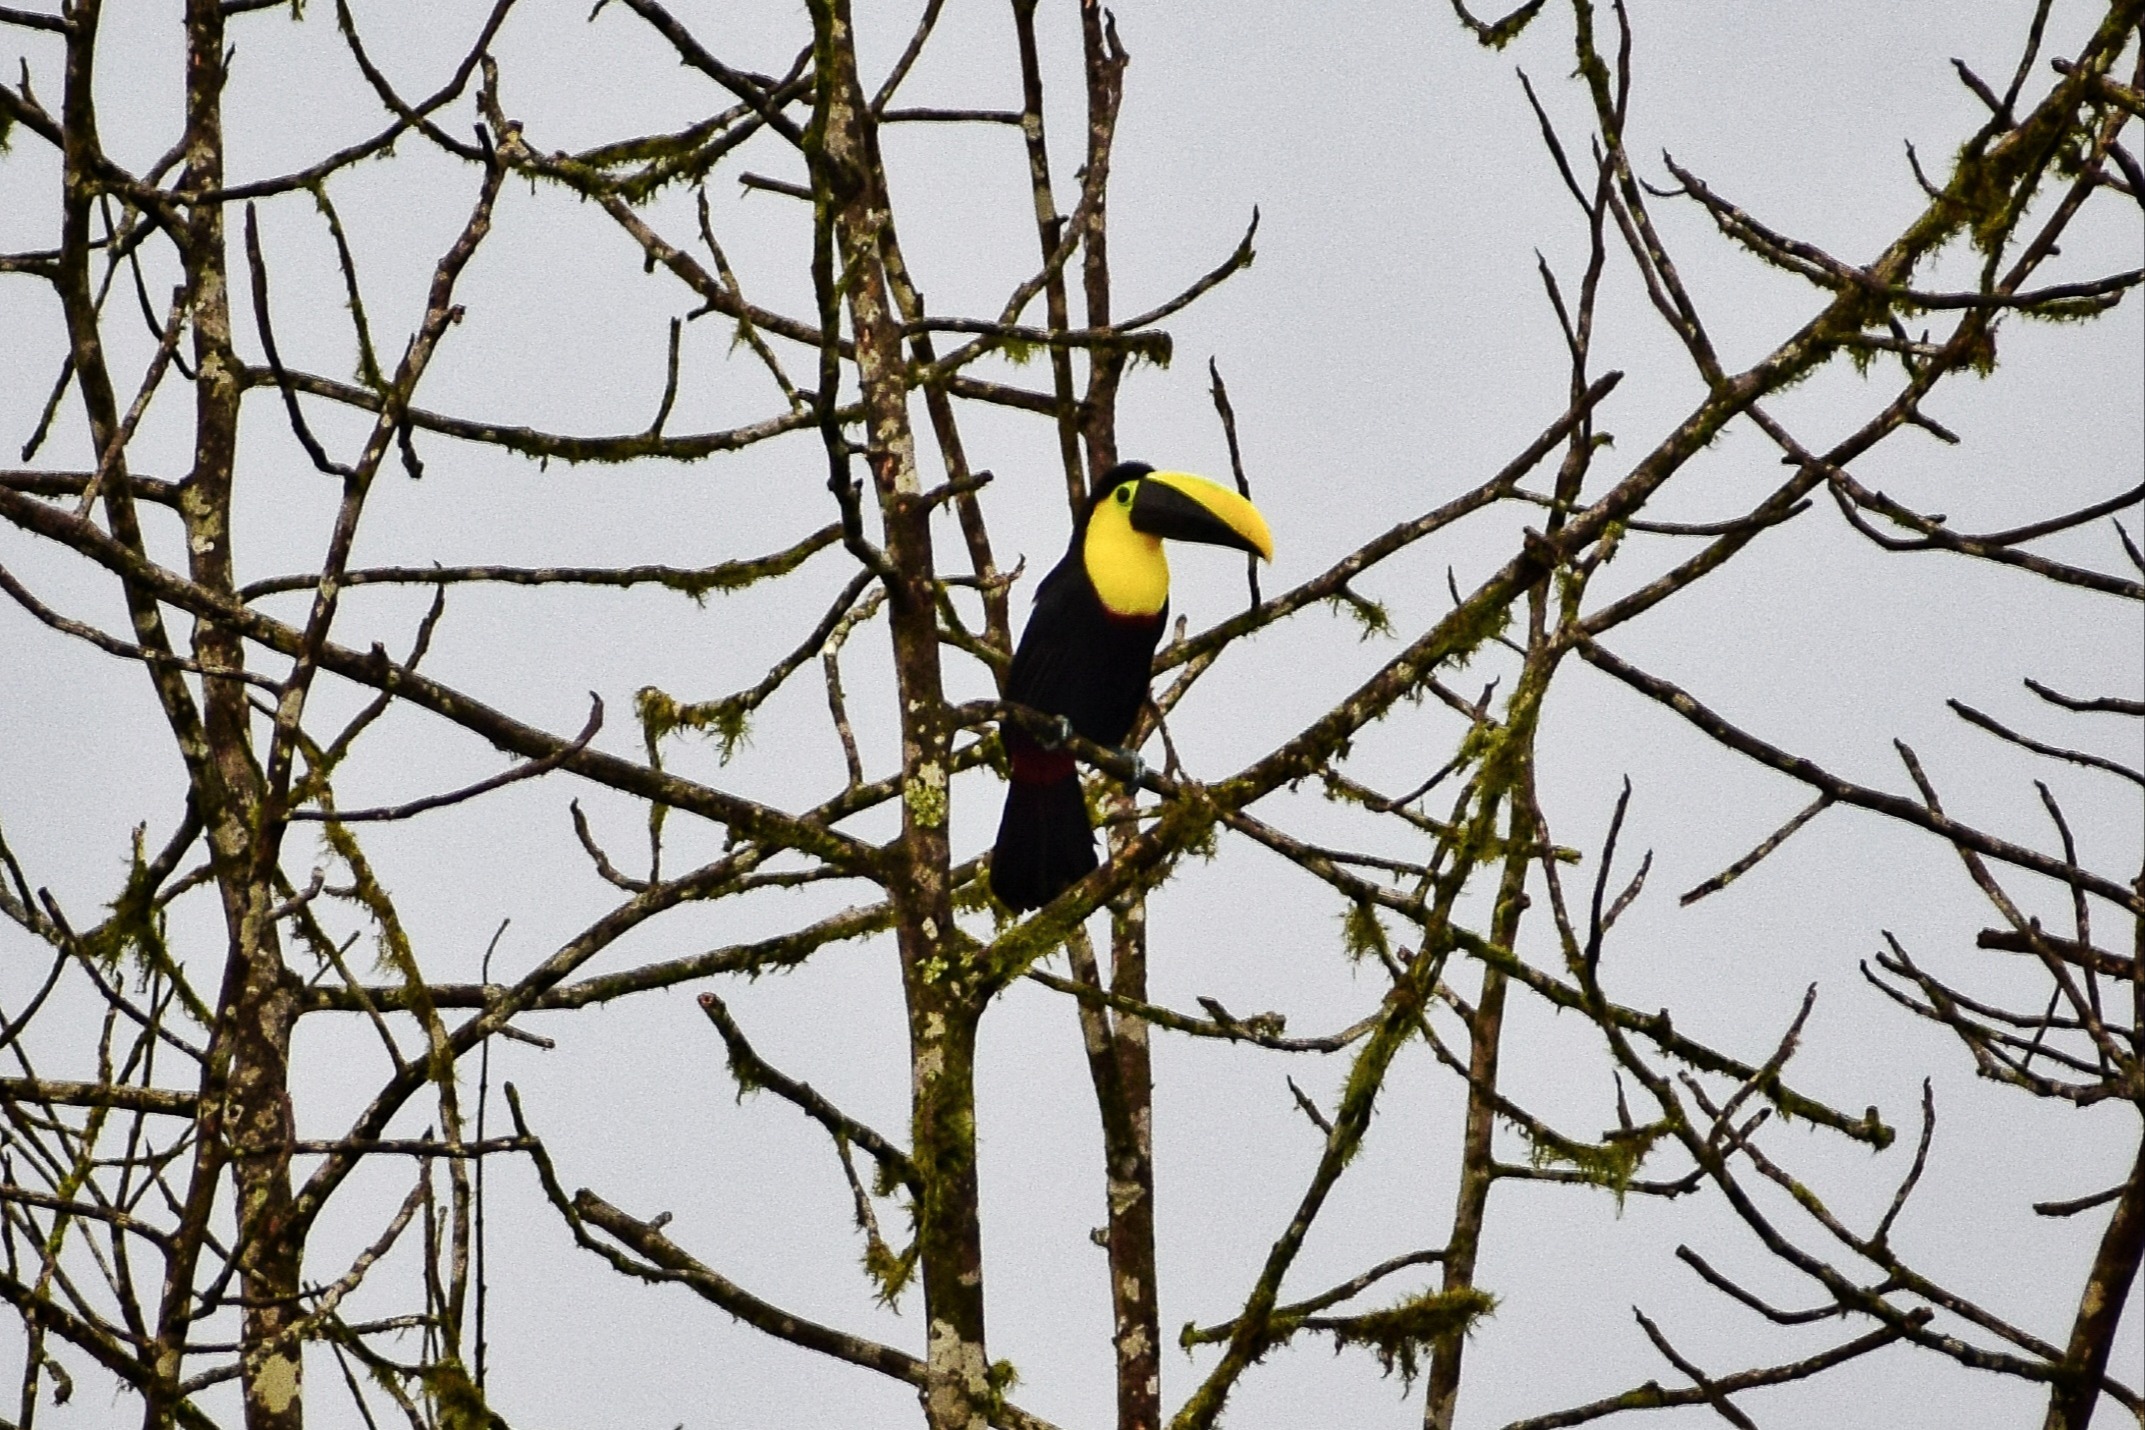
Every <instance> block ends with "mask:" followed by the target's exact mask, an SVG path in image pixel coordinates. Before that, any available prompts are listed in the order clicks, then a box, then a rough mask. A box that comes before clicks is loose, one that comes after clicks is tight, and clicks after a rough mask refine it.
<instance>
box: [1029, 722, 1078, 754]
mask: <svg viewBox="0 0 2145 1430" xmlns="http://www.w3.org/2000/svg"><path fill="white" fill-rule="evenodd" d="M1072 737H1073V727H1072V721H1071V720H1070V719H1069V718H1067V717H1066V716H1063V715H1060V716H1058V717H1057V718H1056V719H1055V720H1054V721H1053V722H1052V723H1051V726H1050V733H1049V734H1047V735H1037V736H1036V737H1035V743H1036V744H1038V745H1041V746H1042V747H1043V748H1044V749H1046V750H1056V749H1060V748H1062V747H1063V746H1064V744H1065V742H1066V741H1067V740H1070V739H1071V738H1072Z"/></svg>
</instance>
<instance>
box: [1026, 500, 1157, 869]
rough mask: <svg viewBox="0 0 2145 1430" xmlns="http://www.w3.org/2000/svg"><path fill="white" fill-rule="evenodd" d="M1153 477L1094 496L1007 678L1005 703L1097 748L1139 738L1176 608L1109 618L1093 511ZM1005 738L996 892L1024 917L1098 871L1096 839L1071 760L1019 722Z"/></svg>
mask: <svg viewBox="0 0 2145 1430" xmlns="http://www.w3.org/2000/svg"><path fill="white" fill-rule="evenodd" d="M1147 470H1148V469H1147V468H1145V467H1141V466H1137V465H1135V464H1129V463H1128V464H1126V465H1125V466H1123V467H1119V468H1117V469H1115V470H1114V471H1112V472H1111V473H1110V474H1109V476H1110V478H1111V480H1107V481H1106V482H1105V483H1104V484H1102V485H1100V486H1099V487H1098V489H1097V491H1096V492H1095V494H1094V495H1093V497H1091V498H1090V500H1089V502H1088V508H1087V511H1086V512H1085V513H1083V514H1082V517H1081V520H1080V522H1079V524H1078V525H1077V526H1076V527H1075V528H1074V530H1073V536H1072V542H1071V544H1070V545H1069V546H1068V547H1067V548H1066V551H1065V556H1064V559H1063V560H1061V561H1059V562H1058V564H1057V565H1056V566H1055V567H1053V568H1051V571H1050V574H1049V575H1047V576H1045V577H1044V578H1043V581H1042V584H1041V585H1040V586H1039V587H1037V589H1036V593H1035V610H1034V612H1033V614H1031V615H1030V616H1029V617H1028V625H1027V629H1026V630H1024V631H1022V632H1021V638H1020V646H1019V648H1018V649H1017V650H1015V651H1014V653H1013V667H1012V669H1011V671H1010V672H1009V673H1008V674H1007V676H1006V686H1005V698H1006V699H1008V700H1011V701H1016V702H1018V703H1019V704H1022V705H1026V706H1029V707H1031V708H1032V709H1036V710H1040V711H1043V712H1044V713H1045V714H1049V715H1062V716H1064V717H1065V718H1066V720H1067V721H1068V722H1069V723H1070V724H1071V726H1072V728H1073V730H1074V732H1075V733H1076V734H1078V735H1080V736H1081V737H1082V738H1084V739H1089V740H1093V741H1094V742H1095V743H1096V744H1098V745H1122V744H1123V743H1124V742H1125V738H1126V737H1127V736H1128V735H1130V734H1131V733H1132V726H1133V723H1134V721H1136V720H1137V719H1138V718H1139V713H1140V706H1141V704H1142V703H1143V702H1144V701H1145V700H1146V699H1147V687H1148V677H1149V672H1150V671H1151V669H1152V668H1153V664H1154V651H1155V647H1156V645H1158V644H1159V643H1160V642H1161V639H1162V630H1163V626H1164V624H1165V623H1166V622H1167V620H1168V615H1169V608H1168V606H1167V605H1166V604H1165V605H1164V606H1163V608H1162V609H1161V610H1160V611H1157V612H1155V613H1154V614H1152V615H1140V616H1119V615H1115V614H1113V613H1111V612H1110V611H1109V610H1108V609H1107V608H1106V607H1104V605H1103V604H1102V598H1101V596H1099V595H1098V594H1097V593H1096V591H1095V583H1094V581H1093V580H1091V579H1090V578H1089V576H1088V574H1087V567H1086V563H1085V561H1084V559H1083V554H1082V552H1083V547H1084V545H1085V542H1086V538H1087V526H1088V519H1089V517H1091V516H1092V515H1093V513H1094V510H1095V508H1096V507H1097V506H1099V505H1100V504H1101V503H1102V502H1103V501H1105V500H1107V499H1108V498H1109V496H1110V493H1111V492H1113V491H1114V490H1115V489H1116V488H1117V487H1118V486H1119V485H1121V484H1122V483H1123V482H1126V481H1132V480H1136V479H1137V478H1139V477H1141V476H1144V475H1145V474H1146V472H1147ZM1004 739H1005V747H1006V755H1007V757H1008V762H1009V763H1010V765H1011V766H1012V769H1011V774H1012V780H1011V787H1010V788H1009V789H1008V790H1007V792H1006V802H1005V811H1004V813H1003V814H1002V815H1001V816H1000V817H999V821H998V842H997V845H996V849H995V851H994V853H993V854H992V857H991V892H992V893H993V894H995V895H997V897H998V901H999V902H1000V903H1002V904H1004V905H1005V906H1006V907H1007V908H1009V909H1013V910H1015V911H1022V910H1027V909H1033V908H1039V907H1041V906H1042V905H1044V904H1046V903H1048V902H1050V900H1052V899H1053V898H1056V897H1057V896H1058V894H1059V893H1061V892H1062V891H1064V890H1065V889H1066V888H1068V887H1070V886H1071V885H1073V884H1075V883H1077V882H1078V881H1079V880H1080V879H1081V878H1083V877H1085V876H1086V874H1087V873H1088V872H1089V871H1090V870H1092V869H1093V868H1094V867H1095V862H1096V861H1095V838H1094V835H1093V833H1092V832H1091V831H1090V829H1089V827H1088V822H1087V807H1086V805H1085V803H1084V802H1083V801H1082V799H1081V797H1080V776H1079V770H1078V768H1077V767H1076V766H1075V765H1074V763H1073V759H1072V756H1070V755H1068V754H1065V753H1064V752H1063V751H1059V750H1049V749H1045V748H1044V747H1043V746H1042V745H1041V744H1039V743H1038V742H1037V741H1036V740H1035V739H1034V737H1032V736H1030V735H1029V734H1028V733H1027V732H1026V731H1024V730H1022V729H1020V728H1019V727H1018V726H1015V725H1012V724H1008V725H1006V726H1005V727H1004Z"/></svg>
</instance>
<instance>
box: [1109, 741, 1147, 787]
mask: <svg viewBox="0 0 2145 1430" xmlns="http://www.w3.org/2000/svg"><path fill="white" fill-rule="evenodd" d="M1110 753H1111V754H1113V755H1115V756H1117V758H1119V759H1120V760H1123V761H1124V762H1125V763H1126V764H1128V765H1130V766H1132V773H1131V775H1130V776H1129V777H1128V778H1127V779H1126V780H1125V783H1126V784H1135V785H1136V784H1141V783H1143V782H1145V780H1146V778H1147V762H1146V761H1145V760H1143V759H1141V758H1140V757H1139V752H1138V751H1137V750H1128V749H1126V748H1125V747H1124V746H1122V745H1112V746H1111V747H1110Z"/></svg>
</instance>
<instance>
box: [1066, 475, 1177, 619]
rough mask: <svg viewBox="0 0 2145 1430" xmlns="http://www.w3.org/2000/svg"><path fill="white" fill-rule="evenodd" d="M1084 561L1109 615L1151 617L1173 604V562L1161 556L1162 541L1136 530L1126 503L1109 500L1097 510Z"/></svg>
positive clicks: (1090, 520) (1090, 523)
mask: <svg viewBox="0 0 2145 1430" xmlns="http://www.w3.org/2000/svg"><path fill="white" fill-rule="evenodd" d="M1120 490H1123V489H1122V488H1120ZM1080 562H1081V564H1082V565H1083V566H1085V567H1086V568H1087V579H1088V580H1090V581H1092V582H1093V583H1094V585H1095V594H1096V595H1098V596H1100V597H1101V598H1102V605H1103V609H1104V610H1106V611H1108V612H1109V613H1110V614H1111V615H1114V616H1152V615H1157V614H1159V613H1160V611H1161V609H1162V608H1163V607H1164V606H1166V605H1168V604H1169V560H1168V558H1166V557H1165V556H1163V554H1162V538H1161V537H1159V536H1149V535H1147V534H1146V533H1145V532H1142V531H1135V530H1133V528H1132V514H1131V511H1130V508H1129V506H1128V505H1127V504H1126V503H1123V502H1118V501H1114V500H1112V501H1105V502H1103V503H1102V505H1100V506H1098V507H1096V508H1095V514H1094V515H1093V516H1091V517H1089V518H1088V523H1087V538H1086V540H1085V541H1084V542H1082V543H1081V547H1080Z"/></svg>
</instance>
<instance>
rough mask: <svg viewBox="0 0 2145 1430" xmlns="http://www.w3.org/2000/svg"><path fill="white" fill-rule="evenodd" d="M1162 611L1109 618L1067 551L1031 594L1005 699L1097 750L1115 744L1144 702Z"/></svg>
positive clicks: (1076, 559)
mask: <svg viewBox="0 0 2145 1430" xmlns="http://www.w3.org/2000/svg"><path fill="white" fill-rule="evenodd" d="M1166 619H1167V612H1166V610H1165V611H1164V612H1162V613H1159V614H1156V615H1153V616H1142V617H1134V618H1131V619H1126V618H1123V617H1116V616H1112V615H1110V614H1109V612H1108V611H1107V610H1105V609H1104V608H1103V604H1102V599H1101V597H1099V596H1097V595H1096V594H1095V586H1094V583H1093V582H1092V581H1090V580H1089V579H1088V576H1087V571H1086V569H1085V568H1084V567H1083V566H1082V565H1081V564H1080V560H1079V556H1078V554H1077V552H1074V553H1068V554H1067V556H1066V558H1065V559H1064V560H1063V561H1060V562H1059V563H1058V564H1057V565H1056V566H1055V567H1053V568H1052V569H1051V572H1050V574H1049V575H1048V576H1045V577H1044V578H1043V583H1042V585H1041V586H1040V587H1038V588H1037V589H1036V593H1035V610H1034V611H1033V613H1032V614H1030V615H1029V617H1028V626H1027V629H1026V630H1024V631H1022V632H1021V637H1020V647H1019V649H1017V650H1016V651H1015V652H1014V653H1013V665H1012V668H1011V669H1010V670H1009V671H1008V672H1007V673H1006V688H1005V694H1006V699H1008V700H1014V701H1018V702H1019V703H1020V704H1023V705H1027V706H1030V707H1032V708H1033V709H1036V710H1041V711H1044V712H1045V713H1047V714H1051V715H1063V716H1065V717H1066V718H1067V719H1068V720H1070V721H1071V722H1072V727H1073V729H1075V730H1077V731H1078V732H1079V733H1080V734H1081V735H1083V736H1085V737H1086V738H1088V739H1090V740H1093V741H1095V742H1096V743H1097V744H1102V745H1121V744H1123V743H1124V741H1125V736H1126V735H1127V734H1129V733H1130V732H1131V729H1132V722H1133V721H1134V720H1136V719H1137V718H1138V717H1139V710H1140V705H1141V703H1142V702H1143V701H1145V700H1146V698H1147V682H1148V675H1149V671H1150V669H1151V667H1152V665H1153V661H1154V648H1155V645H1156V644H1157V643H1158V642H1159V641H1160V640H1161V636H1162V627H1163V624H1164V622H1165V620H1166Z"/></svg>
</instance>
